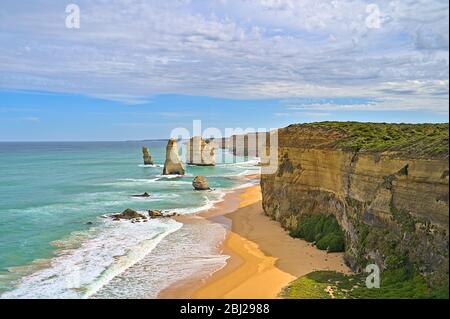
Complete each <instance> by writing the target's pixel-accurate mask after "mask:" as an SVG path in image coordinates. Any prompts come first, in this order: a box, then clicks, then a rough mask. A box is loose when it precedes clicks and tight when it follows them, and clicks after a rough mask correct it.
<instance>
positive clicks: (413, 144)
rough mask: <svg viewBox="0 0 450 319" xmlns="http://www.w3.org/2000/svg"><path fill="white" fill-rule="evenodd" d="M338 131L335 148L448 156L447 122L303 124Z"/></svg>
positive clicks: (439, 156) (415, 155)
mask: <svg viewBox="0 0 450 319" xmlns="http://www.w3.org/2000/svg"><path fill="white" fill-rule="evenodd" d="M305 125H307V126H318V127H322V128H324V127H325V128H329V129H335V130H339V131H342V132H343V133H344V134H345V135H346V137H344V138H342V139H340V140H339V141H337V143H336V147H339V148H342V149H347V150H354V151H372V152H383V151H395V152H398V153H400V154H405V155H410V156H414V157H437V158H447V157H448V156H449V147H448V141H449V139H448V137H449V131H448V130H449V124H448V123H445V124H386V123H360V122H320V123H312V124H305Z"/></svg>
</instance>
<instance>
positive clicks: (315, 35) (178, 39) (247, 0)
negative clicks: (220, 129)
mask: <svg viewBox="0 0 450 319" xmlns="http://www.w3.org/2000/svg"><path fill="white" fill-rule="evenodd" d="M76 3H77V4H78V5H79V6H80V10H81V28H80V29H66V28H65V26H64V19H65V12H64V9H65V8H64V6H62V5H61V4H60V3H57V2H54V1H50V0H42V1H39V2H31V3H29V2H27V3H26V4H24V3H23V2H20V3H18V2H17V1H12V0H6V1H2V13H1V17H0V41H2V46H1V48H0V88H2V89H27V90H40V91H51V92H65V93H77V94H87V95H92V96H96V97H102V98H107V99H112V100H118V101H122V102H124V103H128V104H139V103H144V102H146V101H147V100H148V97H149V96H152V95H155V94H164V93H177V94H186V95H202V96H216V97H227V98H244V99H254V98H292V97H305V96H341V97H351V96H359V97H370V98H374V99H379V100H383V101H384V102H382V103H381V102H380V101H378V102H377V103H376V104H374V105H364V104H362V105H360V106H359V107H360V108H361V109H363V108H372V107H381V108H384V107H386V108H387V107H393V108H395V109H422V110H428V109H431V110H434V111H438V112H440V111H442V108H443V104H444V102H446V103H447V104H448V78H449V73H448V66H449V58H448V18H449V17H448V2H446V1H440V0H429V1H428V0H426V1H425V0H411V1H402V0H393V1H390V2H385V1H371V2H370V3H375V4H377V6H378V8H379V12H380V21H381V22H380V28H371V27H370V25H368V24H367V23H366V20H367V17H368V14H369V13H368V12H367V11H366V9H367V4H369V2H367V1H363V0H354V1H353V0H352V1H350V0H342V1H325V0H304V1H294V0H242V1H237V0H235V1H233V0H227V1H225V0H220V1H219V0H211V1H207V2H206V1H203V0H189V1H188V0H171V1H142V0H122V1H120V0H112V1H100V0H90V1H87V0H78V1H76ZM321 107H322V108H323V107H325V106H323V105H322V106H321ZM329 107H330V108H331V107H336V106H335V105H330V106H329ZM340 107H341V108H343V107H344V106H340ZM350 107H353V108H356V106H354V105H353V106H349V108H350Z"/></svg>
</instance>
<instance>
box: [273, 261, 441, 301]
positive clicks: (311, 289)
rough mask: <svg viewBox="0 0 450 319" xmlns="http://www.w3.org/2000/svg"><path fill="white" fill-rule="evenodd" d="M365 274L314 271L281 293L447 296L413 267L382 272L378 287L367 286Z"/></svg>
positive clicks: (355, 296)
mask: <svg viewBox="0 0 450 319" xmlns="http://www.w3.org/2000/svg"><path fill="white" fill-rule="evenodd" d="M365 276H366V275H364V274H361V275H345V274H342V273H338V272H334V271H316V272H312V273H310V274H308V275H306V276H303V277H300V278H298V279H297V280H295V281H293V282H292V283H291V284H290V285H289V286H288V287H286V288H285V289H284V290H283V292H282V294H281V296H282V297H284V298H288V299H331V298H335V299H430V298H433V299H448V298H449V295H448V285H447V286H446V287H438V288H436V289H431V288H430V287H429V286H428V285H427V283H426V281H425V279H424V277H423V276H422V275H420V274H419V273H418V272H416V271H415V270H411V269H407V268H400V269H396V270H389V271H385V272H383V273H382V274H381V282H380V288H379V289H376V288H373V289H369V288H366V285H365V278H366V277H365Z"/></svg>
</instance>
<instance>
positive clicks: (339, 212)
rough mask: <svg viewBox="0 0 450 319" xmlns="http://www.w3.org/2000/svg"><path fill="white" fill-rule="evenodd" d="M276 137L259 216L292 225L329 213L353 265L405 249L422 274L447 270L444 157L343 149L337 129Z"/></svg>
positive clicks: (391, 257) (385, 264) (389, 262)
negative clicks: (340, 230)
mask: <svg viewBox="0 0 450 319" xmlns="http://www.w3.org/2000/svg"><path fill="white" fill-rule="evenodd" d="M278 137H279V149H278V158H279V163H278V171H277V172H276V173H275V174H271V175H263V176H262V178H261V186H262V192H263V207H264V210H265V213H266V214H267V215H269V216H271V217H272V218H274V219H275V220H277V221H279V222H280V223H281V224H282V225H283V227H285V228H287V229H295V228H296V227H297V225H298V223H299V222H301V217H302V215H313V214H328V213H332V214H334V215H335V216H336V218H337V220H338V222H339V224H340V225H341V227H342V228H343V230H344V231H345V233H346V246H347V248H346V260H347V262H348V264H349V265H350V266H352V267H353V268H354V269H355V270H357V271H360V270H361V269H364V268H365V266H366V265H367V264H368V263H369V262H375V263H377V264H378V265H379V266H381V267H382V268H389V267H391V266H395V263H396V262H398V260H396V259H398V258H400V257H402V256H405V257H407V258H408V260H410V261H412V262H414V263H415V264H416V265H418V266H419V269H420V270H421V271H422V272H423V273H434V272H436V271H437V272H439V273H444V274H446V273H447V276H448V239H449V237H448V229H449V224H448V223H449V210H448V209H449V206H448V205H449V204H448V203H449V189H448V183H449V176H448V175H449V174H448V171H449V165H448V156H446V155H445V154H444V155H442V154H440V155H439V156H428V158H427V156H426V154H421V156H420V157H417V158H415V157H414V156H411V155H406V154H405V153H404V152H400V151H394V150H387V151H386V150H385V151H380V152H373V151H365V150H363V149H359V150H358V149H356V150H355V149H345V148H342V147H339V146H338V145H340V142H341V141H343V140H345V139H346V138H347V133H346V132H345V131H344V130H337V129H330V128H326V127H322V126H314V125H297V126H292V127H288V128H285V129H281V130H279V132H278ZM447 140H448V137H447ZM393 149H395V148H393ZM444 153H445V151H444ZM408 154H409V153H408ZM447 154H448V149H447Z"/></svg>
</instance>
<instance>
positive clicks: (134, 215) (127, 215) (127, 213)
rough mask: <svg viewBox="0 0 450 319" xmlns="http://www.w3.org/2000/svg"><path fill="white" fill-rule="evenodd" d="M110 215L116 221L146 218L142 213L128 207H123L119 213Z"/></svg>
mask: <svg viewBox="0 0 450 319" xmlns="http://www.w3.org/2000/svg"><path fill="white" fill-rule="evenodd" d="M111 217H112V218H113V219H114V220H116V221H117V220H121V219H126V220H133V219H145V218H146V217H145V216H144V215H142V214H139V213H138V212H137V211H135V210H132V209H130V208H127V209H125V210H124V211H123V212H122V213H120V214H115V215H112V216H111Z"/></svg>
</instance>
